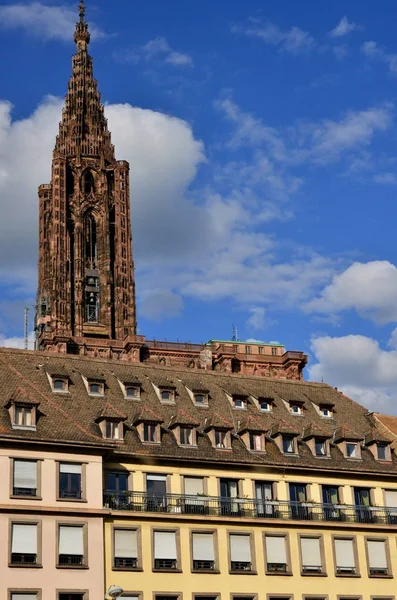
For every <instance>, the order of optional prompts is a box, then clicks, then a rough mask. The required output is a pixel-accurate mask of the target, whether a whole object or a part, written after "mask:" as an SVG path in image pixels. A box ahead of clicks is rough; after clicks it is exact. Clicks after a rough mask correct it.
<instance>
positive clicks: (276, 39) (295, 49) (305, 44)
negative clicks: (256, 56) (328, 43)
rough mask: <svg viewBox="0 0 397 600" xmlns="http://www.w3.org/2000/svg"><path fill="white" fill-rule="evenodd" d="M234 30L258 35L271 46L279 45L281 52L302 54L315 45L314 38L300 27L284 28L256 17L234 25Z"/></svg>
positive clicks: (257, 36)
mask: <svg viewBox="0 0 397 600" xmlns="http://www.w3.org/2000/svg"><path fill="white" fill-rule="evenodd" d="M232 31H233V32H235V33H242V34H244V35H247V36H249V37H256V38H259V39H260V40H262V41H263V42H265V44H269V45H271V46H277V47H278V49H279V50H280V51H281V52H287V53H289V54H301V53H305V52H308V51H309V50H311V48H313V47H314V46H315V40H314V38H313V37H312V36H311V35H310V34H309V33H308V32H307V31H303V29H300V28H299V27H295V26H293V27H291V28H290V29H286V30H283V29H281V28H280V27H278V25H275V24H274V23H272V22H271V21H267V20H261V19H256V18H250V19H247V21H245V22H244V23H241V24H239V25H233V26H232Z"/></svg>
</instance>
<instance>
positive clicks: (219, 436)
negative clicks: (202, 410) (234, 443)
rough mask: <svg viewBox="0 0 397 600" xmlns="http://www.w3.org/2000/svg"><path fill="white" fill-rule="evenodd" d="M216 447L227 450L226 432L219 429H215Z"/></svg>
mask: <svg viewBox="0 0 397 600" xmlns="http://www.w3.org/2000/svg"><path fill="white" fill-rule="evenodd" d="M214 434H215V447H216V448H226V447H227V444H226V431H220V430H219V429H215V431H214Z"/></svg>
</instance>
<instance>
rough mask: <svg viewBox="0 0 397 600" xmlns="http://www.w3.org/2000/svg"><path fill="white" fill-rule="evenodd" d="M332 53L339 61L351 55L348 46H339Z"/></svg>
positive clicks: (333, 48) (334, 47)
mask: <svg viewBox="0 0 397 600" xmlns="http://www.w3.org/2000/svg"><path fill="white" fill-rule="evenodd" d="M332 52H333V54H334V56H335V58H337V59H338V60H342V59H343V58H346V56H348V55H349V54H350V49H349V46H348V45H347V44H339V45H338V46H333V47H332Z"/></svg>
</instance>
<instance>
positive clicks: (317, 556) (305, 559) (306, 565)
mask: <svg viewBox="0 0 397 600" xmlns="http://www.w3.org/2000/svg"><path fill="white" fill-rule="evenodd" d="M300 546H301V557H302V573H307V574H312V573H313V574H315V573H322V572H323V565H322V556H321V540H320V538H318V537H301V538H300Z"/></svg>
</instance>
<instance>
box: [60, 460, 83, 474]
mask: <svg viewBox="0 0 397 600" xmlns="http://www.w3.org/2000/svg"><path fill="white" fill-rule="evenodd" d="M59 472H60V473H72V474H75V475H81V465H76V464H73V463H61V464H60V466H59Z"/></svg>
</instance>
